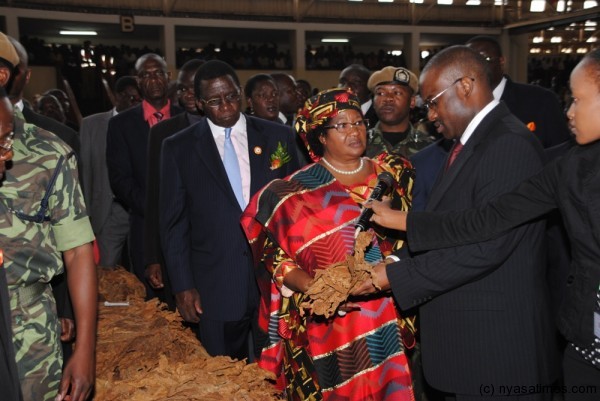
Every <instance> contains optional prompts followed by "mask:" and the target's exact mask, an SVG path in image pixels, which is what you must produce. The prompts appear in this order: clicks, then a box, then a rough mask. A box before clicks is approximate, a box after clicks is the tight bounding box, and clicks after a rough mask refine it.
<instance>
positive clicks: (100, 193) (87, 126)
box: [80, 110, 129, 266]
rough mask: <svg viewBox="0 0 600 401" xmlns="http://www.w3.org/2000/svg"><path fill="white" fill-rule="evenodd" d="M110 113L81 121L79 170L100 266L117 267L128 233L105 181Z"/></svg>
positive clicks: (124, 218)
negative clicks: (83, 183) (98, 253)
mask: <svg viewBox="0 0 600 401" xmlns="http://www.w3.org/2000/svg"><path fill="white" fill-rule="evenodd" d="M113 114H114V112H113V110H110V111H107V112H104V113H98V114H94V115H91V116H88V117H86V118H84V119H83V120H82V121H81V130H80V140H81V170H82V175H83V181H84V182H85V186H84V187H83V196H84V198H85V203H86V205H87V208H88V213H89V215H90V220H91V223H92V228H93V230H94V234H95V235H96V242H97V244H98V249H99V251H100V265H101V266H115V265H117V264H120V262H121V255H122V252H123V246H124V244H125V241H126V239H127V233H128V232H129V214H128V213H127V210H125V208H124V207H123V206H122V205H121V204H120V203H119V202H117V201H116V199H115V197H114V195H113V193H112V190H111V188H110V183H109V181H108V169H107V167H106V133H107V131H108V120H110V118H111V117H112V116H113Z"/></svg>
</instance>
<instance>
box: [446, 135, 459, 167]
mask: <svg viewBox="0 0 600 401" xmlns="http://www.w3.org/2000/svg"><path fill="white" fill-rule="evenodd" d="M462 148H463V144H462V143H461V142H460V141H456V143H455V144H454V146H453V147H452V150H451V151H450V157H448V163H447V164H446V170H448V169H449V168H450V166H451V165H452V163H454V160H456V156H458V153H459V152H460V151H461V150H462Z"/></svg>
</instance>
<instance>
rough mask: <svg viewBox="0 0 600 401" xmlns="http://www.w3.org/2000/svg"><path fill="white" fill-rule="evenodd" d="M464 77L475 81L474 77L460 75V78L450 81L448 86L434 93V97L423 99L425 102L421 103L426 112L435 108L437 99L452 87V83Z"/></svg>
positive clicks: (454, 83)
mask: <svg viewBox="0 0 600 401" xmlns="http://www.w3.org/2000/svg"><path fill="white" fill-rule="evenodd" d="M464 78H469V79H470V80H471V81H475V78H471V77H460V78H458V79H457V80H456V81H454V82H452V84H451V85H450V86H448V87H447V88H446V89H444V90H443V91H441V92H440V93H438V94H437V95H435V96H434V97H432V98H431V99H428V100H425V103H424V104H423V106H425V108H426V109H427V112H429V111H430V110H432V109H435V108H437V100H438V99H439V98H440V97H441V96H442V95H443V94H444V93H446V91H447V90H448V89H450V88H452V87H453V86H454V85H456V84H457V83H459V82H460V81H461V80H462V79H464Z"/></svg>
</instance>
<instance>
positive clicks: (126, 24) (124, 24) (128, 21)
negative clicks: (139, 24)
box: [121, 15, 135, 32]
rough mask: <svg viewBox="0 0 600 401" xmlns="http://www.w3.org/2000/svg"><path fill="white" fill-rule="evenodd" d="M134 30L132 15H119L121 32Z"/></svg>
mask: <svg viewBox="0 0 600 401" xmlns="http://www.w3.org/2000/svg"><path fill="white" fill-rule="evenodd" d="M134 30H135V21H134V20H133V15H121V32H133V31H134Z"/></svg>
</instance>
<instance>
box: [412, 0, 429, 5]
mask: <svg viewBox="0 0 600 401" xmlns="http://www.w3.org/2000/svg"><path fill="white" fill-rule="evenodd" d="M408 1H409V2H411V3H414V4H423V2H424V1H425V0H408Z"/></svg>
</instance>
